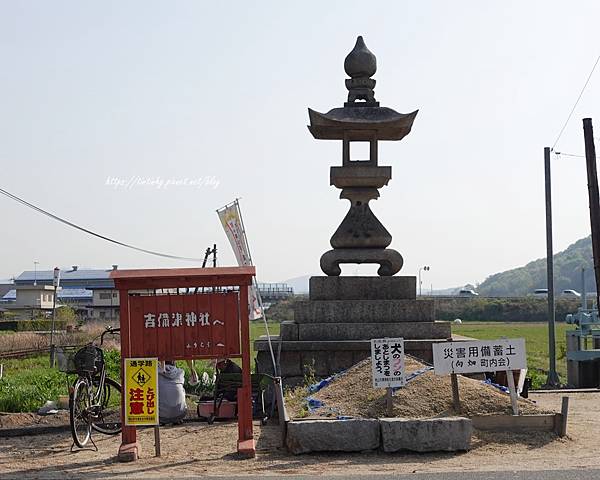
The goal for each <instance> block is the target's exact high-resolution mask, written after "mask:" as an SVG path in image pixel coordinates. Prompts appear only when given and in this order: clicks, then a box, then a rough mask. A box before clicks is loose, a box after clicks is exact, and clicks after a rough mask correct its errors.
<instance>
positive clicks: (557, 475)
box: [2, 469, 600, 480]
mask: <svg viewBox="0 0 600 480" xmlns="http://www.w3.org/2000/svg"><path fill="white" fill-rule="evenodd" d="M148 473H151V472H146V475H145V477H144V478H147V479H152V480H157V479H159V478H165V479H167V478H168V479H169V480H172V479H177V478H181V479H189V478H192V477H154V476H152V475H148ZM23 478H24V477H23V476H22V475H19V476H18V477H15V476H13V475H11V474H8V475H3V476H2V479H3V480H23ZM26 478H31V477H28V476H27V477H26ZM35 478H38V479H40V478H43V479H61V478H62V479H64V478H65V477H64V474H61V473H58V472H51V471H49V472H47V473H45V474H41V475H40V474H39V472H38V475H36V477H35ZM86 478H89V479H102V480H105V479H107V478H111V475H110V474H109V475H106V474H100V475H98V474H95V473H91V474H90V475H89V477H87V476H86ZM128 478H142V477H138V476H137V475H134V476H131V477H130V476H128ZM195 478H198V477H195ZM201 478H202V480H240V479H242V478H243V479H245V480H264V479H265V478H266V479H269V478H277V479H280V480H346V479H347V480H598V479H600V470H596V469H594V470H592V469H590V470H581V469H580V470H544V471H506V472H464V473H462V472H452V473H443V472H442V473H409V474H399V475H391V474H382V475H273V476H269V475H249V476H218V477H214V476H210V477H204V476H203V477H201Z"/></svg>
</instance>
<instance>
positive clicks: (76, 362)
mask: <svg viewBox="0 0 600 480" xmlns="http://www.w3.org/2000/svg"><path fill="white" fill-rule="evenodd" d="M119 331H120V329H119V328H111V327H106V329H105V330H104V332H102V334H100V346H101V345H102V344H103V343H104V336H105V335H106V334H115V333H118V332H119ZM97 338H98V337H96V339H97ZM96 339H94V340H96ZM100 346H97V345H95V344H94V341H92V342H90V343H88V344H86V345H85V346H84V347H82V348H78V347H60V348H59V349H57V359H58V367H59V370H61V371H63V372H65V373H66V374H67V375H68V374H77V379H76V380H75V382H74V383H73V386H72V387H69V419H70V424H71V435H72V436H73V443H74V444H75V445H77V446H78V447H79V448H84V447H85V445H86V444H87V443H88V442H89V441H90V439H91V436H92V430H95V431H97V432H100V433H103V434H106V435H116V434H118V433H120V432H121V385H120V384H119V383H118V382H116V381H115V380H113V379H112V378H109V377H107V376H106V365H105V362H104V351H103V350H102V348H100ZM92 443H94V441H93V440H92ZM94 446H95V444H94Z"/></svg>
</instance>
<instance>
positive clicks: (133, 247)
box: [0, 188, 203, 262]
mask: <svg viewBox="0 0 600 480" xmlns="http://www.w3.org/2000/svg"><path fill="white" fill-rule="evenodd" d="M0 193H1V194H2V195H4V196H6V197H8V198H10V199H12V200H15V201H16V202H18V203H20V204H22V205H25V206H26V207H29V208H31V209H32V210H35V211H36V212H38V213H41V214H43V215H46V216H47V217H50V218H51V219H53V220H56V221H57V222H60V223H63V224H65V225H68V226H69V227H72V228H75V229H77V230H80V231H82V232H85V233H87V234H89V235H92V236H94V237H97V238H100V239H102V240H106V241H107V242H111V243H114V244H116V245H120V246H121V247H125V248H130V249H132V250H136V251H138V252H143V253H147V254H149V255H155V256H157V257H163V258H171V259H174V260H185V261H189V262H202V261H203V259H201V258H192V257H180V256H177V255H170V254H168V253H161V252H156V251H154V250H147V249H145V248H140V247H136V246H134V245H130V244H128V243H125V242H120V241H119V240H115V239H114V238H110V237H107V236H106V235H101V234H100V233H97V232H94V231H92V230H89V229H87V228H84V227H81V226H79V225H77V224H75V223H73V222H70V221H69V220H65V219H64V218H61V217H59V216H58V215H55V214H53V213H50V212H48V211H46V210H44V209H42V208H40V207H38V206H36V205H34V204H33V203H29V202H28V201H26V200H23V199H22V198H20V197H18V196H16V195H13V194H12V193H10V192H8V191H6V190H4V189H2V188H0Z"/></svg>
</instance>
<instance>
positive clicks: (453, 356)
mask: <svg viewBox="0 0 600 480" xmlns="http://www.w3.org/2000/svg"><path fill="white" fill-rule="evenodd" d="M433 366H434V368H435V373H436V374H437V375H445V374H447V373H477V372H496V371H500V370H520V369H522V368H527V355H526V353H525V339H524V338H514V339H501V340H481V341H476V342H444V343H434V344H433Z"/></svg>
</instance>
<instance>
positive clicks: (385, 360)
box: [371, 338, 406, 388]
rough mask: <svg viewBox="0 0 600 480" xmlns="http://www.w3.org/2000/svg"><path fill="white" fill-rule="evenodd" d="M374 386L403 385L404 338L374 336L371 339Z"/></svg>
mask: <svg viewBox="0 0 600 480" xmlns="http://www.w3.org/2000/svg"><path fill="white" fill-rule="evenodd" d="M371 367H372V370H373V388H387V387H403V386H404V385H406V377H405V376H404V339H403V338H374V339H372V340H371Z"/></svg>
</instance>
